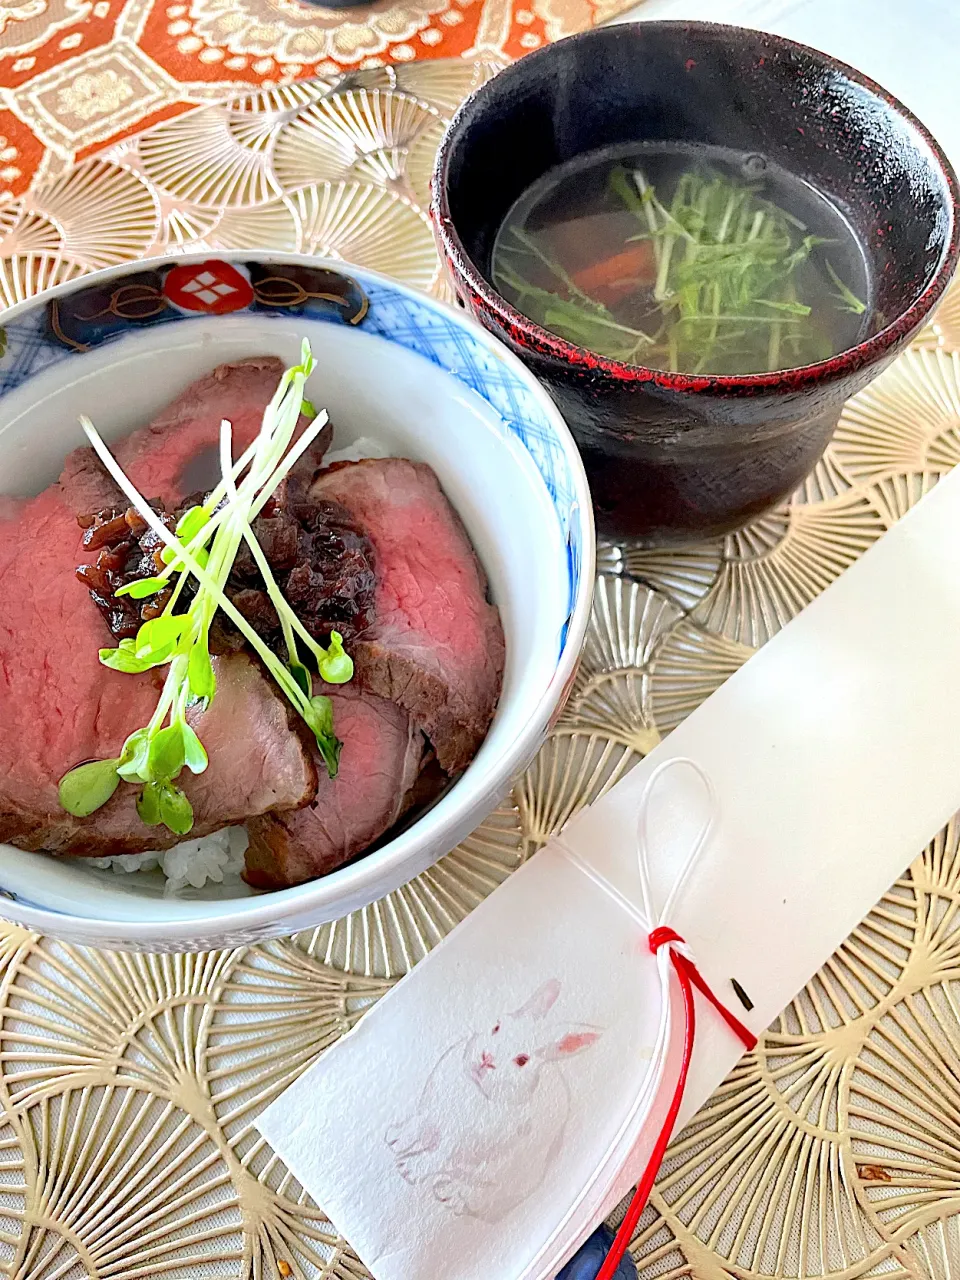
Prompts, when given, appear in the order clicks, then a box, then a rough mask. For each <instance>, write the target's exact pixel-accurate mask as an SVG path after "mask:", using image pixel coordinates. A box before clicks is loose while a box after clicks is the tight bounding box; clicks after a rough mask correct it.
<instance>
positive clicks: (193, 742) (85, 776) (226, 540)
mask: <svg viewBox="0 0 960 1280" xmlns="http://www.w3.org/2000/svg"><path fill="white" fill-rule="evenodd" d="M314 366H315V361H314V359H313V356H312V355H311V352H310V346H309V344H308V343H307V342H306V341H304V342H303V345H302V348H301V356H300V363H299V364H298V365H294V367H293V368H291V369H287V370H286V372H285V373H284V375H283V377H282V378H281V380H280V384H279V386H278V387H277V390H276V393H275V394H274V396H273V399H272V400H271V401H270V404H269V405H268V406H267V408H266V411H265V413H264V415H263V425H262V427H261V429H260V433H259V435H258V436H257V438H256V440H254V442H253V444H251V445H250V447H249V448H248V449H246V450H245V451H244V453H243V454H242V455H241V457H240V458H238V459H237V461H236V462H233V461H232V452H233V450H232V429H231V426H230V424H229V423H228V422H223V423H222V424H221V431H220V466H221V480H220V483H219V484H218V485H217V487H216V488H215V489H214V490H213V492H212V493H211V494H210V495H209V496H208V497H207V499H206V500H205V501H204V503H203V505H202V506H195V507H191V508H190V509H189V510H188V511H186V512H185V513H184V514H183V515H182V516H181V517H180V520H179V521H178V523H177V526H176V530H175V531H174V532H173V533H171V532H170V530H169V529H168V528H167V527H166V525H165V524H164V523H163V521H162V520H161V519H160V518H159V516H158V515H157V513H156V512H155V511H154V510H153V508H152V507H151V506H150V505H149V503H148V502H147V501H146V500H145V499H144V498H143V497H142V495H141V494H140V493H139V492H138V491H137V489H136V488H135V486H134V485H133V484H132V483H131V481H130V480H129V479H128V477H127V476H126V475H125V474H124V472H123V471H122V470H121V468H120V466H119V465H118V463H117V462H116V460H115V459H114V457H113V456H112V454H111V453H110V451H109V449H108V448H107V446H106V445H105V444H104V442H103V440H102V439H101V437H100V435H99V434H98V432H97V430H96V428H95V427H94V425H93V423H92V422H90V420H89V419H88V418H81V419H80V423H81V426H82V427H83V430H84V432H85V434H86V436H87V438H88V439H89V441H90V443H91V444H92V445H93V448H94V449H95V451H96V453H97V455H98V457H99V458H100V461H101V462H102V463H103V465H104V467H105V468H106V469H107V471H108V472H109V473H110V475H111V476H112V478H113V479H114V480H115V481H116V483H117V484H118V485H119V487H120V489H121V490H122V491H123V493H124V494H126V496H127V498H128V499H129V500H130V502H131V504H132V505H133V507H134V508H135V509H136V510H137V512H138V513H139V514H140V515H141V516H142V518H143V519H144V520H145V521H146V523H147V524H148V525H149V526H150V528H151V529H152V530H153V532H154V533H155V534H156V535H157V536H158V537H159V538H160V539H162V541H163V542H164V543H165V544H166V545H165V546H164V549H163V551H162V553H161V559H162V560H163V563H164V566H165V567H164V569H163V570H162V571H161V572H160V573H158V574H157V575H155V576H154V577H151V578H142V579H138V580H137V581H135V582H131V583H128V584H127V585H126V586H123V587H121V588H120V589H119V590H118V591H117V593H116V594H117V595H118V596H123V595H129V596H132V597H133V598H134V599H137V600H141V599H146V598H147V597H148V596H153V595H156V594H158V593H159V592H160V591H163V590H165V589H166V588H167V587H168V586H169V585H170V582H171V579H172V578H174V577H176V578H177V581H176V583H175V585H174V588H173V591H172V593H171V596H170V599H169V600H168V602H167V605H166V607H165V609H164V611H163V613H162V614H161V615H160V616H159V617H157V618H153V619H151V620H150V621H149V622H145V623H144V624H143V625H142V626H141V627H140V629H139V631H138V632H137V635H136V637H135V638H133V639H129V640H121V641H120V643H119V645H118V646H117V648H116V649H101V650H100V661H101V662H102V663H103V664H104V666H107V667H111V668H112V669H113V670H115V671H125V672H131V673H137V672H142V671H148V670H149V669H150V668H151V667H159V666H167V667H168V671H167V677H166V680H165V682H164V686H163V689H162V691H161V694H160V700H159V702H158V703H157V709H156V711H155V712H154V714H153V716H152V717H151V719H150V722H149V724H147V725H146V726H145V727H144V728H142V729H138V730H137V731H136V732H135V733H132V734H131V735H130V737H129V738H127V740H126V742H125V743H124V744H123V749H122V751H121V753H120V755H119V757H117V759H115V760H95V761H90V762H88V763H86V764H82V765H80V766H79V767H78V768H76V769H72V770H71V771H70V772H69V773H68V774H66V775H65V776H64V777H63V778H62V779H61V781H60V803H61V805H62V806H63V807H64V809H66V810H67V811H68V812H69V813H72V814H74V815H75V816H77V817H86V816H87V815H89V814H91V813H93V812H94V811H95V810H96V809H98V808H100V806H101V805H103V804H106V802H107V801H108V800H109V799H110V797H111V796H112V795H113V793H114V791H115V790H116V789H117V786H118V785H119V782H120V780H121V779H123V780H124V781H126V782H131V783H141V784H142V790H141V792H140V795H139V798H138V800H137V812H138V813H139V815H140V817H141V819H142V820H143V821H144V822H145V823H146V824H147V825H148V826H158V825H160V824H163V825H165V826H167V827H169V829H170V830H171V831H172V832H173V833H174V834H175V835H186V834H187V832H189V831H190V829H191V828H192V826H193V809H192V806H191V804H190V801H189V800H188V799H187V796H186V795H185V794H184V792H183V790H182V788H181V787H179V786H177V785H176V780H177V778H178V777H179V775H180V773H181V772H182V770H183V769H184V767H186V768H187V769H189V770H190V771H191V772H192V773H195V774H196V773H202V772H203V771H204V769H206V767H207V763H208V761H207V753H206V751H205V750H204V748H203V744H202V743H201V741H200V739H199V737H198V736H197V734H196V732H195V730H194V729H193V728H192V726H191V725H190V724H189V723H188V722H187V711H188V709H190V708H193V707H197V706H200V707H205V706H206V705H207V704H208V703H209V702H210V701H211V699H212V698H213V697H214V695H215V693H216V677H215V673H214V669H213V663H212V662H211V659H210V648H209V638H210V627H211V624H212V623H213V620H214V616H215V614H216V612H217V610H218V609H221V610H223V612H224V614H225V615H226V616H227V617H228V618H229V619H230V621H231V622H232V623H233V624H234V626H235V627H236V628H237V630H238V631H240V633H241V634H242V635H243V636H244V638H245V639H246V640H247V641H248V642H249V643H250V645H251V646H252V647H253V649H254V651H255V652H256V653H257V655H258V657H259V658H260V659H261V661H262V662H263V665H264V666H265V667H266V669H267V670H268V671H269V673H270V674H271V675H272V676H273V678H274V680H276V682H277V684H278V685H279V686H280V688H281V689H282V690H283V692H284V694H285V695H286V697H287V698H288V699H289V701H290V702H291V703H292V704H293V706H294V707H295V709H296V710H297V712H298V713H299V715H300V716H301V717H302V718H303V719H304V721H306V723H307V725H308V726H309V727H310V729H311V731H312V732H313V734H314V736H315V738H316V741H317V747H318V749H319V751H320V754H321V756H322V758H323V761H324V763H325V764H326V767H327V772H328V774H329V775H330V777H331V778H333V777H335V776H336V773H337V765H338V761H339V757H340V746H341V743H340V741H339V740H338V738H337V737H336V735H335V733H334V730H333V705H332V703H331V701H330V699H329V698H328V697H325V696H324V695H323V694H314V692H313V677H312V676H311V674H310V671H309V669H308V668H307V667H306V666H305V665H304V663H303V661H302V660H301V652H303V653H304V654H309V655H310V656H311V657H312V658H313V660H314V662H315V663H316V667H317V671H318V672H319V674H320V678H321V680H323V681H324V682H326V683H327V684H345V683H346V682H347V681H348V680H350V679H351V678H352V676H353V661H352V659H351V658H350V656H349V655H348V654H347V653H346V651H345V650H344V647H343V637H342V636H341V635H340V634H339V632H336V631H333V632H331V634H330V644H329V647H327V648H324V647H323V645H321V644H319V643H318V642H317V641H316V640H315V639H314V638H313V636H311V635H310V633H309V632H308V631H307V629H306V628H305V627H304V625H303V623H302V622H301V621H300V619H299V618H298V617H297V615H296V614H295V613H294V611H293V609H292V608H291V607H290V605H289V604H288V602H287V601H286V599H285V598H284V596H283V592H282V591H281V590H280V587H279V586H278V584H277V581H276V579H275V578H274V576H273V573H272V571H271V569H270V565H269V563H268V561H267V557H266V556H265V554H264V552H263V549H262V548H261V546H260V544H259V542H258V541H257V538H256V534H255V533H254V531H253V527H252V526H253V522H254V520H255V519H256V517H257V516H258V515H259V513H260V512H261V511H262V509H263V507H264V506H265V505H266V503H267V502H268V501H269V499H270V497H271V495H272V494H273V493H274V491H275V490H276V488H277V486H278V485H279V484H280V482H281V481H282V480H283V479H284V477H285V476H286V475H287V474H288V473H289V471H290V469H291V468H292V467H293V466H294V465H295V463H296V462H297V460H298V459H299V458H300V457H301V456H302V455H303V453H304V452H305V450H306V449H308V448H309V447H310V445H311V444H312V443H313V441H314V440H315V439H316V437H317V436H318V435H319V434H320V432H321V431H322V430H323V428H324V426H325V425H326V422H327V415H326V413H322V412H321V413H317V412H316V411H315V410H314V409H313V406H312V405H311V404H309V401H305V400H304V394H303V390H304V384H305V382H306V380H307V378H308V377H309V376H310V374H311V373H312V371H313V369H314ZM305 410H306V413H304V411H305ZM301 415H304V416H306V417H308V418H309V419H310V421H309V425H308V426H307V427H306V428H305V429H304V430H303V432H302V433H301V435H300V436H299V437H298V439H297V441H296V443H295V444H291V442H292V441H293V436H294V432H295V431H296V429H297V423H298V421H299V420H300V417H301ZM241 543H246V545H247V547H248V548H249V550H250V553H251V555H252V556H253V559H254V562H255V564H256V566H257V568H258V570H259V571H260V574H261V576H262V577H263V581H264V584H265V586H266V590H267V594H268V595H269V598H270V600H271V602H272V604H273V607H274V608H275V609H276V611H277V614H278V616H279V618H280V626H281V630H282V634H283V640H284V644H285V646H286V650H287V661H286V663H284V662H282V661H281V660H280V658H278V657H277V655H276V654H275V653H274V652H273V651H272V650H271V649H270V648H269V646H268V645H267V644H266V643H265V642H264V641H263V640H262V639H261V637H260V636H259V635H258V634H257V632H256V631H255V630H254V629H253V627H252V626H251V625H250V623H249V622H248V621H247V620H246V618H244V616H243V614H241V613H240V611H239V610H238V609H237V608H236V607H235V606H234V605H233V603H232V602H231V601H230V599H229V598H228V597H227V595H226V594H225V590H224V589H225V586H226V583H227V579H228V578H229V576H230V572H231V569H232V568H233V562H234V559H235V557H236V555H237V552H238V550H239V549H240V545H241ZM189 577H192V578H194V579H195V580H196V584H197V590H196V594H195V596H194V598H193V599H192V600H191V602H190V605H189V607H188V608H187V610H186V611H185V612H183V613H174V608H175V606H176V604H177V602H178V600H179V598H180V595H181V593H182V590H183V587H184V584H185V583H186V581H187V579H188V578H189ZM301 647H302V648H301Z"/></svg>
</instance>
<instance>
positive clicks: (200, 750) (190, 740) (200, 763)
mask: <svg viewBox="0 0 960 1280" xmlns="http://www.w3.org/2000/svg"><path fill="white" fill-rule="evenodd" d="M183 759H184V763H185V764H186V766H187V768H188V769H189V770H190V772H191V773H203V771H204V769H206V767H207V765H208V764H209V760H208V759H207V753H206V751H205V750H204V746H203V743H202V742H201V741H200V739H199V738H198V737H197V735H196V733H195V732H194V730H193V729H192V728H191V727H190V725H188V724H184V726H183Z"/></svg>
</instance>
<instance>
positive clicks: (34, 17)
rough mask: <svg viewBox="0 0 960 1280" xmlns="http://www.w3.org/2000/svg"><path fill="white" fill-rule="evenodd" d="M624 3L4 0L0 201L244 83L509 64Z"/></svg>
mask: <svg viewBox="0 0 960 1280" xmlns="http://www.w3.org/2000/svg"><path fill="white" fill-rule="evenodd" d="M631 2H632V0H376V2H375V3H374V4H372V5H370V6H367V7H363V8H351V9H325V8H320V7H318V6H316V5H312V4H308V3H304V2H303V0H0V86H2V92H0V201H3V200H8V199H10V198H11V197H14V196H18V195H21V194H23V193H24V192H25V191H27V190H28V188H29V187H30V186H31V184H32V183H34V182H36V181H43V180H46V179H48V178H51V177H54V176H56V175H57V174H58V173H60V172H62V171H63V170H64V169H65V168H66V167H67V166H68V165H69V164H71V163H72V162H73V161H75V160H79V159H82V158H83V157H85V156H87V155H90V154H92V153H93V152H96V151H99V150H101V149H102V148H104V147H106V146H108V145H109V144H110V143H112V142H116V141H118V140H119V139H121V138H124V137H127V136H129V135H130V134H133V133H138V132H139V131H140V130H141V129H144V128H146V127H147V126H148V125H151V124H155V123H157V122H158V121H160V120H165V119H169V118H170V117H171V116H175V115H178V114H180V113H181V112H183V111H186V110H189V108H190V107H193V106H198V105H201V104H203V103H207V102H211V101H218V100H221V99H223V98H226V97H230V96H231V95H234V94H236V93H237V92H242V91H243V89H244V88H245V87H248V86H253V87H257V86H260V85H270V86H272V85H277V84H282V83H284V82H289V81H292V80H295V79H300V78H302V77H306V76H326V75H331V76H336V75H339V74H341V73H342V72H344V71H349V70H354V69H357V68H368V67H379V66H384V65H386V64H389V63H404V62H410V61H412V60H413V59H419V58H450V57H461V56H463V57H470V58H483V59H488V60H489V59H493V60H501V61H504V62H505V61H509V60H510V59H513V58H517V57H519V56H520V55H522V54H523V53H525V52H527V51H528V50H530V49H536V48H538V47H539V46H540V45H541V44H544V43H545V42H547V41H551V40H556V39H558V38H559V37H561V36H565V35H569V34H571V33H572V32H574V31H579V30H582V29H584V28H586V27H590V26H593V25H595V24H597V23H598V22H602V21H604V20H605V19H607V18H609V17H612V16H613V15H614V14H615V13H617V12H619V11H621V10H623V9H625V8H627V7H628V4H629V3H631Z"/></svg>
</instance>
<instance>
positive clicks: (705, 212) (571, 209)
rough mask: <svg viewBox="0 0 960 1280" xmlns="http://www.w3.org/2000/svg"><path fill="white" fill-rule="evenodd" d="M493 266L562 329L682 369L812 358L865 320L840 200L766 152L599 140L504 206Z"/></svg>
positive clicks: (565, 334) (528, 305) (868, 315)
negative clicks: (597, 144) (591, 149)
mask: <svg viewBox="0 0 960 1280" xmlns="http://www.w3.org/2000/svg"><path fill="white" fill-rule="evenodd" d="M636 174H640V175H641V176H640V177H639V178H637V177H636V176H635V175H636ZM491 274H492V277H493V282H494V284H495V285H496V287H497V288H498V289H499V290H500V292H501V293H502V294H503V296H504V297H505V298H506V299H507V301H508V302H510V303H511V304H512V305H513V306H515V307H516V308H517V309H518V310H519V311H522V312H523V313H524V314H525V315H527V316H529V318H530V319H531V320H534V321H535V322H536V323H538V324H541V325H543V326H544V327H545V328H547V329H550V330H551V331H552V332H554V333H556V334H557V335H558V336H559V337H562V338H565V339H567V340H568V341H571V342H574V343H576V344H577V345H578V346H583V347H587V348H589V349H590V350H592V351H594V352H595V353H597V354H598V355H601V356H606V357H607V358H609V359H615V360H621V361H625V362H626V363H630V364H639V365H644V366H646V367H648V368H654V369H663V370H671V371H675V372H681V373H692V374H699V373H704V374H733V375H735V374H747V373H767V372H773V371H776V370H781V369H789V368H796V367H798V366H800V365H805V364H813V363H815V362H817V361H819V360H825V359H828V358H829V357H830V356H832V355H836V354H837V353H838V352H840V351H844V350H846V349H847V348H849V347H852V346H855V345H856V344H857V343H858V342H860V341H862V340H863V338H864V337H866V336H867V335H868V334H869V332H870V331H871V326H872V324H873V314H874V308H873V306H872V289H871V281H870V276H869V271H868V267H867V260H866V256H865V254H864V252H863V249H862V247H861V245H860V242H859V240H858V239H857V236H856V234H855V233H854V231H853V229H852V228H851V226H850V224H849V223H848V222H847V220H846V218H845V217H844V216H843V214H842V213H841V212H840V210H839V209H837V208H836V207H835V206H834V205H833V204H831V203H830V202H829V201H828V200H827V199H826V198H825V197H824V196H823V195H821V194H820V193H819V192H818V191H816V190H815V189H814V188H813V187H811V186H810V185H809V184H808V183H806V182H804V181H802V180H801V179H799V178H797V177H795V176H794V175H792V174H790V173H788V172H786V171H785V170H783V169H781V168H779V167H778V166H775V165H773V164H771V163H769V162H768V161H767V160H765V159H764V157H762V156H759V155H745V154H741V153H736V152H732V151H730V150H727V149H724V148H717V147H701V146H690V145H683V144H664V143H652V144H651V143H648V144H640V145H637V144H632V145H629V146H626V147H624V146H618V147H607V148H603V149H602V150H599V151H594V152H590V153H588V154H586V155H583V156H580V157H578V158H577V159H576V160H573V161H571V162H570V163H568V164H565V165H561V166H558V167H557V168H555V169H552V170H551V171H550V172H549V173H547V174H545V175H544V177H543V178H541V179H540V180H539V181H538V182H536V183H535V184H534V185H533V186H532V187H530V188H528V190H527V191H525V192H524V193H523V195H522V196H521V197H520V198H519V200H517V201H516V203H515V204H514V205H513V207H512V208H511V209H510V211H509V213H508V214H507V216H506V218H505V219H504V222H503V224H502V226H501V228H500V230H499V232H498V233H497V237H496V241H495V243H494V248H493V256H492V273H491Z"/></svg>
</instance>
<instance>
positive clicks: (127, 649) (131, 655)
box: [100, 640, 172, 675]
mask: <svg viewBox="0 0 960 1280" xmlns="http://www.w3.org/2000/svg"><path fill="white" fill-rule="evenodd" d="M135 647H136V641H135V640H121V641H120V645H119V647H118V648H116V649H101V650H100V661H101V662H102V663H103V665H104V666H105V667H109V668H110V669H111V670H112V671H123V672H125V673H126V674H127V675H139V673H140V672H141V671H149V670H150V668H151V667H159V666H161V665H162V664H163V663H164V662H166V661H167V657H169V654H168V655H167V657H164V656H163V655H156V654H154V655H151V656H150V657H145V658H138V657H137V655H136V652H135ZM171 652H172V649H171Z"/></svg>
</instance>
